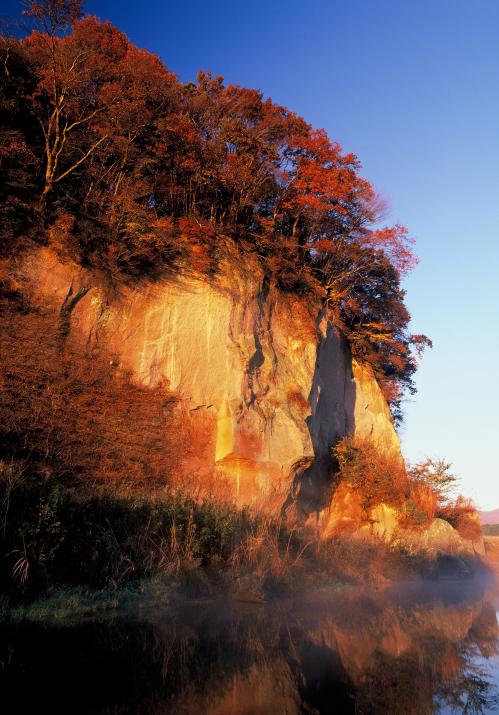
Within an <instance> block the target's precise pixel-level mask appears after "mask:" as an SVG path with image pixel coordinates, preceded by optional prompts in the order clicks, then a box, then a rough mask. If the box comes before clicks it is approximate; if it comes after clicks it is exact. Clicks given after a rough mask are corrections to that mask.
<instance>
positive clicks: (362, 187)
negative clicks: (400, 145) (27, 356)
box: [0, 0, 429, 414]
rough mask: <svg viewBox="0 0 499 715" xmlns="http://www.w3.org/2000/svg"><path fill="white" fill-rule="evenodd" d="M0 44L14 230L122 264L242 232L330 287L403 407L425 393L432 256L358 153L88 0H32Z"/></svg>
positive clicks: (356, 339)
mask: <svg viewBox="0 0 499 715" xmlns="http://www.w3.org/2000/svg"><path fill="white" fill-rule="evenodd" d="M26 14H27V15H29V16H30V17H31V18H32V19H33V20H34V22H35V25H36V26H35V29H33V31H32V32H31V33H30V34H29V35H27V36H26V37H22V38H20V39H19V38H14V37H2V38H1V43H0V62H1V64H0V74H1V83H2V84H1V93H0V131H1V137H2V139H1V143H0V204H1V208H0V225H1V227H0V238H1V240H2V244H3V246H2V251H3V253H4V254H5V253H6V252H12V250H15V249H16V248H17V247H19V246H22V245H26V242H31V241H39V242H52V243H53V244H56V245H61V244H64V246H65V250H66V251H69V252H70V253H71V255H72V256H73V258H75V259H76V260H78V261H80V262H81V263H82V264H84V265H91V266H98V267H99V268H101V269H102V270H105V271H108V272H109V273H110V274H111V275H112V276H113V277H114V278H115V279H123V280H130V279H136V280H138V279H143V278H145V277H146V276H151V275H156V274H158V273H161V270H163V269H164V268H165V267H169V268H172V267H176V266H177V267H178V266H179V265H180V263H181V261H182V258H183V257H184V258H185V256H186V255H187V256H188V257H189V260H190V261H192V262H193V264H194V265H196V266H197V267H198V268H199V269H200V270H211V269H213V266H214V265H216V260H217V259H216V257H217V253H219V252H220V251H223V246H224V245H225V244H224V242H226V241H231V242H233V244H234V245H236V246H237V247H238V248H239V250H241V251H242V252H252V253H254V254H256V255H257V256H258V257H259V260H260V261H261V262H262V265H263V266H264V268H265V271H266V272H267V275H268V276H269V278H271V279H272V281H273V282H274V283H275V285H276V286H277V287H278V288H280V289H281V290H287V291H295V292H300V293H307V292H314V293H316V294H319V295H320V297H321V298H322V299H323V300H324V302H325V303H326V305H327V307H328V309H329V310H330V311H331V314H332V315H333V317H334V319H335V321H336V324H337V325H338V327H339V328H340V329H341V330H342V331H343V332H344V333H345V334H346V336H347V337H348V339H349V341H350V344H351V346H352V351H353V354H354V355H355V356H356V357H358V358H359V359H362V360H364V361H368V362H370V364H371V365H372V366H373V368H374V370H375V373H376V375H377V377H378V379H379V380H380V384H381V385H382V387H383V389H384V391H385V394H386V396H387V398H388V400H389V402H390V404H391V405H392V408H393V410H394V413H395V414H399V411H400V399H401V394H402V392H401V390H403V389H404V388H407V389H409V390H410V391H414V384H413V379H412V378H413V374H414V371H415V369H416V359H415V356H414V354H413V351H414V350H415V351H416V353H417V352H418V351H420V349H422V348H423V347H424V346H425V345H427V344H429V341H428V339H427V338H426V337H425V336H421V335H420V336H411V335H410V334H409V331H408V324H409V320H410V316H409V313H408V311H407V308H406V307H405V305H404V295H405V294H404V291H403V289H402V288H401V285H400V281H401V277H402V276H403V275H404V273H406V272H407V271H408V270H410V269H411V268H412V267H413V266H414V265H415V263H416V258H415V255H414V252H413V242H412V240H411V238H410V237H409V235H408V232H407V229H406V228H405V227H404V226H401V225H395V226H382V224H381V218H382V215H383V208H384V207H383V205H382V202H380V200H379V197H378V196H377V194H376V192H375V190H374V188H373V186H372V185H371V184H370V183H369V182H368V181H367V180H366V179H365V178H363V177H362V176H361V174H360V169H361V167H360V164H359V162H358V160H357V158H356V157H355V156H354V155H353V154H350V153H344V152H343V151H342V149H341V147H340V146H339V144H338V143H336V142H334V141H331V139H330V138H329V137H328V136H327V134H326V132H325V131H324V130H317V129H314V128H313V127H311V126H310V124H308V123H307V122H306V121H305V120H304V119H302V118H301V117H299V116H297V115H296V114H295V113H293V112H291V111H290V110H288V109H287V108H285V107H283V106H280V105H277V104H275V103H273V102H272V101H271V100H270V99H266V98H264V97H263V95H262V93H261V92H260V91H258V90H254V89H246V88H244V87H240V86H238V85H226V84H225V83H224V80H223V78H222V77H214V76H212V74H211V73H209V72H204V71H200V72H199V73H198V76H197V81H196V82H189V83H187V84H184V83H182V82H180V81H179V79H178V78H177V77H176V75H175V74H174V73H172V72H171V71H170V70H169V69H168V68H167V67H165V65H164V64H163V63H162V61H161V60H160V59H159V58H158V57H156V56H155V55H153V54H151V53H149V52H147V51H145V50H142V49H139V48H137V47H135V46H134V45H133V44H132V43H131V42H130V41H129V40H128V39H127V37H126V36H125V35H124V34H123V33H122V32H121V31H120V30H118V29H117V28H115V27H113V25H111V24H110V23H109V22H101V21H100V20H98V19H97V18H96V17H93V16H90V15H86V16H84V15H83V14H82V11H81V5H80V3H79V2H78V1H77V0H43V1H42V2H36V1H35V0H31V1H30V2H28V3H27V10H26Z"/></svg>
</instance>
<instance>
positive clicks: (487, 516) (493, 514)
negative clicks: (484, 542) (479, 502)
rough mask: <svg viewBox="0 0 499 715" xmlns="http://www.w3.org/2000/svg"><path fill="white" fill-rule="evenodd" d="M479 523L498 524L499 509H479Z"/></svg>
mask: <svg viewBox="0 0 499 715" xmlns="http://www.w3.org/2000/svg"><path fill="white" fill-rule="evenodd" d="M478 516H479V517H480V524H499V509H492V511H479V512H478Z"/></svg>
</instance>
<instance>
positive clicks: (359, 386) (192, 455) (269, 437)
mask: <svg viewBox="0 0 499 715" xmlns="http://www.w3.org/2000/svg"><path fill="white" fill-rule="evenodd" d="M17 273H18V278H20V279H21V280H22V281H23V282H24V283H25V284H27V285H29V286H30V290H31V294H32V300H33V301H35V302H37V301H38V302H39V303H40V305H43V306H47V305H52V306H53V310H54V311H55V313H57V314H58V316H59V318H58V319H59V338H60V340H61V341H62V342H64V341H68V340H72V341H77V342H79V344H80V345H81V346H83V347H84V349H85V350H86V351H89V352H90V353H91V352H92V351H99V352H100V354H102V353H104V354H106V355H107V356H109V363H110V370H112V371H115V372H116V373H119V374H122V375H127V376H129V377H130V378H131V380H132V381H133V382H135V383H137V384H139V385H141V386H144V387H146V388H148V389H151V390H154V391H158V390H159V391H164V392H165V393H168V394H171V393H174V394H175V396H176V398H177V401H176V410H177V416H176V422H177V424H179V426H180V425H187V427H188V429H187V433H188V435H189V440H190V441H191V445H190V447H191V449H185V445H184V444H182V443H181V441H182V440H183V439H185V436H182V437H181V436H180V432H182V435H185V433H186V430H183V431H181V430H180V427H179V437H178V439H179V444H178V464H177V466H176V468H177V470H178V471H179V475H177V476H178V478H179V479H180V480H189V484H190V485H193V486H196V488H197V490H198V492H199V491H200V490H203V491H204V492H207V491H208V492H210V493H212V494H213V495H214V496H216V497H223V498H227V499H230V500H234V501H235V502H236V503H238V504H239V505H253V506H256V507H264V508H265V509H266V510H267V511H271V512H274V513H277V512H279V511H281V510H284V512H285V513H286V514H287V516H288V517H289V518H292V517H293V518H297V519H299V520H300V522H301V523H304V522H305V521H306V522H307V523H308V524H309V525H310V524H313V525H314V526H315V527H317V528H318V529H319V532H320V533H321V535H322V536H325V537H327V536H330V535H333V534H335V533H337V532H338V529H339V530H340V531H342V532H345V531H346V532H350V533H354V532H358V533H359V534H364V535H365V534H366V533H367V531H369V534H374V535H375V536H376V537H380V536H382V537H383V538H385V540H392V539H394V538H395V532H396V530H397V529H398V526H397V524H396V518H395V517H394V516H393V515H390V514H388V512H387V511H386V509H388V508H385V507H384V506H381V507H379V509H378V511H379V510H381V511H383V509H385V511H384V512H383V513H381V511H380V514H378V515H376V514H375V515H373V518H372V519H371V521H370V525H369V526H364V527H363V526H362V523H363V519H364V521H365V514H363V511H362V508H361V505H360V502H359V498H358V495H355V494H354V493H351V492H350V491H349V490H348V489H346V488H345V487H344V485H343V488H342V487H340V488H339V489H337V491H336V493H335V494H334V498H333V495H332V493H331V480H330V472H331V456H330V455H331V453H330V449H331V446H333V445H334V444H336V442H337V441H338V440H339V439H340V438H341V437H343V436H345V435H349V434H350V435H354V436H357V437H360V438H363V439H365V438H369V439H370V440H372V441H373V442H374V443H375V444H377V445H378V447H379V448H380V450H382V451H384V452H385V453H386V452H389V453H393V454H394V455H398V458H400V459H401V458H402V457H401V455H400V445H399V440H398V437H397V434H396V432H395V429H394V426H393V422H392V418H391V415H390V411H389V409H388V406H387V403H386V401H385V399H384V397H383V395H382V392H381V390H380V387H379V385H378V384H377V382H376V380H375V379H374V376H373V374H372V371H371V369H370V368H369V367H368V366H363V365H359V364H357V363H356V362H355V360H353V359H352V356H351V353H350V350H349V347H348V345H347V342H346V340H345V338H344V337H343V336H342V335H341V334H340V333H339V332H338V331H337V330H336V329H335V327H334V325H333V323H332V322H331V320H330V319H328V316H327V314H326V313H325V311H324V310H322V309H321V306H320V305H319V304H318V303H315V304H314V303H313V302H311V301H310V300H303V299H300V298H299V297H297V296H294V295H291V294H283V293H281V292H279V291H277V290H275V289H273V288H272V286H271V285H270V282H269V280H268V279H267V277H266V276H265V275H264V273H263V271H262V269H261V268H260V267H259V264H258V263H257V262H256V261H254V262H251V261H250V262H248V260H247V261H246V263H245V264H244V265H243V264H241V263H237V261H235V260H232V261H231V260H229V258H226V259H225V262H224V263H222V265H221V267H220V271H219V273H218V274H217V276H216V279H212V280H209V279H208V278H207V277H206V276H197V275H194V274H188V273H184V274H182V275H176V276H172V277H170V278H169V279H164V280H163V281H161V282H158V283H154V284H153V283H150V284H143V283H142V284H140V287H133V286H121V287H120V288H119V289H117V288H112V287H111V286H109V285H106V284H105V283H104V281H103V279H102V277H99V276H97V275H94V274H92V273H90V272H89V271H87V270H85V269H83V268H81V267H80V266H77V265H76V264H74V263H72V262H71V261H69V260H66V261H63V260H61V259H60V258H59V257H58V256H57V255H56V254H55V253H54V252H52V251H50V250H48V249H41V250H38V251H36V252H34V253H32V254H31V255H30V256H29V257H28V258H27V259H25V261H24V263H23V264H22V265H21V266H20V267H18V270H17ZM169 438H170V440H171V438H172V435H171V434H170V435H169ZM174 438H175V436H174ZM165 439H166V435H165ZM388 511H389V510H388ZM385 512H386V513H385ZM447 527H448V528H447ZM432 529H433V531H432V532H431V534H430V533H428V534H427V535H426V536H425V538H427V540H428V541H429V542H432V543H433V542H435V543H436V541H438V540H439V541H440V542H442V544H443V543H444V542H445V544H447V545H449V547H450V546H452V545H451V543H450V542H451V541H452V539H451V536H452V535H449V534H447V533H444V531H445V530H446V529H447V531H448V529H451V527H450V526H449V525H445V524H444V523H442V524H437V523H435V526H434V527H433V526H432ZM451 531H452V532H454V530H453V529H451ZM433 532H435V533H433ZM437 532H438V533H437ZM454 534H455V535H456V536H457V534H456V532H454ZM457 538H459V537H457Z"/></svg>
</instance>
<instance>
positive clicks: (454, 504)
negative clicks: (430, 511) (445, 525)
mask: <svg viewBox="0 0 499 715" xmlns="http://www.w3.org/2000/svg"><path fill="white" fill-rule="evenodd" d="M437 517H438V518H440V519H445V521H448V522H449V524H450V525H451V526H453V527H454V529H456V530H457V531H458V532H459V534H460V535H461V536H462V537H463V538H464V539H471V540H475V539H478V538H480V536H481V535H482V529H481V526H480V522H479V519H478V514H477V512H476V509H475V507H474V505H473V502H472V501H471V499H466V498H465V497H463V496H458V497H457V498H456V499H455V500H453V501H447V502H446V503H444V504H442V505H441V506H440V507H439V509H438V510H437Z"/></svg>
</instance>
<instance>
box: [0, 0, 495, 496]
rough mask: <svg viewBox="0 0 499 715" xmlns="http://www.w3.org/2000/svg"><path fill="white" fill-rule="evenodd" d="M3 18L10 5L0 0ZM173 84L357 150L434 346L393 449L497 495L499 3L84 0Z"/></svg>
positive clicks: (465, 485)
mask: <svg viewBox="0 0 499 715" xmlns="http://www.w3.org/2000/svg"><path fill="white" fill-rule="evenodd" d="M2 7H3V9H2V10H0V12H2V13H3V14H9V13H11V12H13V11H14V10H15V9H16V8H17V7H18V3H17V2H14V0H3V3H2ZM86 10H87V11H89V12H92V13H94V14H96V15H98V16H100V17H101V18H102V19H110V20H111V21H112V22H113V23H114V24H115V25H117V26H118V27H120V28H121V29H122V30H124V31H125V32H126V33H127V35H128V36H129V37H130V38H131V39H132V40H133V41H134V42H135V43H136V44H138V45H140V46H142V47H146V48H147V49H149V50H151V51H153V52H156V53H157V54H159V55H160V56H161V57H162V59H163V60H164V61H165V62H166V64H167V65H168V66H169V67H170V69H172V70H174V71H175V72H177V74H178V75H179V76H180V78H181V79H183V80H189V79H193V78H195V75H196V73H197V71H198V69H200V68H203V69H205V70H211V71H212V72H213V73H214V74H222V75H224V76H225V78H226V80H227V81H228V82H232V83H239V84H242V85H244V86H249V87H258V88H259V89H261V90H262V91H263V92H264V94H265V95H266V96H270V97H271V98H272V99H273V100H274V101H276V102H279V103H282V104H285V105H286V106H288V107H290V108H291V109H293V110H294V111H296V112H298V113H299V114H301V115H303V116H304V117H305V118H306V119H307V120H308V121H310V122H311V123H312V124H314V125H315V126H317V127H324V128H326V129H327V131H328V132H329V134H330V136H331V137H332V138H333V139H335V140H337V141H339V142H340V143H341V144H342V146H343V147H344V149H345V150H348V151H353V152H355V153H356V154H357V155H358V157H359V159H360V160H361V162H362V164H363V167H364V169H363V173H364V175H365V176H366V177H368V178H369V179H370V180H371V181H372V182H373V183H374V184H375V186H376V187H377V189H378V190H379V192H380V193H381V194H382V195H383V196H384V197H385V198H386V199H387V200H388V202H389V206H390V220H391V221H392V222H395V221H400V222H402V223H404V224H406V225H407V226H408V227H409V229H410V231H411V233H412V235H413V236H415V238H416V239H417V252H418V254H419V256H420V264H419V267H418V268H417V270H416V271H415V272H414V274H413V275H412V276H411V277H410V278H409V279H408V280H407V281H406V287H407V291H408V297H407V302H408V306H409V309H410V311H411V314H412V315H413V326H412V329H413V332H415V333H419V332H424V333H426V334H428V335H429V336H430V337H431V338H432V340H433V341H434V349H433V351H431V352H429V353H427V355H426V357H425V358H424V360H423V362H422V365H421V368H420V371H419V373H418V378H417V385H418V390H419V391H418V394H417V395H416V397H415V398H412V400H411V402H409V403H408V404H407V406H406V421H405V426H404V427H403V430H402V436H403V446H404V451H405V453H406V456H408V457H409V458H410V459H412V460H417V459H420V458H423V457H424V456H425V455H432V456H444V457H446V458H447V459H448V460H449V461H451V462H453V464H454V470H455V472H456V473H458V474H459V475H460V476H461V477H462V491H463V492H465V493H466V494H468V495H471V496H473V497H474V498H475V500H476V501H477V503H478V504H479V506H481V507H483V508H495V507H498V506H499V467H498V459H497V457H496V452H495V440H496V439H497V440H498V442H499V370H498V368H497V363H498V361H499V360H498V357H499V248H498V245H499V2H498V0H472V1H471V0H466V1H464V0H341V1H340V0H329V1H328V0H311V1H310V2H304V1H303V0H266V1H265V2H264V1H263V0H256V1H255V2H251V3H242V2H235V1H234V0H232V1H231V2H228V1H226V0H213V1H212V2H211V3H208V2H206V1H205V0H204V1H201V0H195V1H193V2H186V1H184V2H179V1H170V2H168V1H166V2H165V1H164V0H163V1H161V0H142V2H140V3H132V2H122V1H120V0H91V1H90V2H87V4H86Z"/></svg>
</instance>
